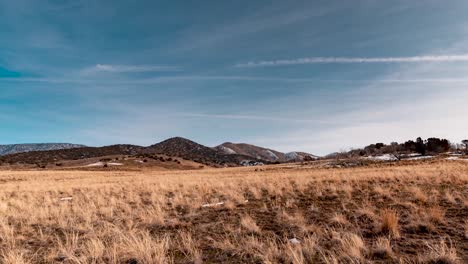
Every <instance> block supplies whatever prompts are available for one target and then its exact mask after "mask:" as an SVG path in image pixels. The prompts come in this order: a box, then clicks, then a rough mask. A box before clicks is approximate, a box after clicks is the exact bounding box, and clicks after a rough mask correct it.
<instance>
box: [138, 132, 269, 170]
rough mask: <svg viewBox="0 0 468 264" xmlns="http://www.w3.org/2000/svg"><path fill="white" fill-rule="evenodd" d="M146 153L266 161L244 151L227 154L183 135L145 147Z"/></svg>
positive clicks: (234, 161)
mask: <svg viewBox="0 0 468 264" xmlns="http://www.w3.org/2000/svg"><path fill="white" fill-rule="evenodd" d="M144 152H145V153H154V154H164V155H168V156H173V157H180V158H184V159H188V160H193V161H196V162H199V163H205V164H218V165H239V164H240V162H241V161H242V160H246V159H249V160H251V159H253V160H255V161H259V162H261V161H265V160H261V159H257V158H252V157H251V156H248V155H244V154H242V153H240V154H236V153H231V154H226V153H224V152H220V151H218V150H216V149H213V148H210V147H207V146H203V145H201V144H198V143H196V142H193V141H191V140H188V139H186V138H182V137H173V138H170V139H167V140H164V141H162V142H160V143H158V144H155V145H152V146H149V147H147V148H145V149H144Z"/></svg>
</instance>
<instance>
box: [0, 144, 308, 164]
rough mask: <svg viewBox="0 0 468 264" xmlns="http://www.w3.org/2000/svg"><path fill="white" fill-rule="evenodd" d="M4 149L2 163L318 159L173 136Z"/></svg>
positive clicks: (235, 162) (220, 162)
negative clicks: (143, 141) (145, 143)
mask: <svg viewBox="0 0 468 264" xmlns="http://www.w3.org/2000/svg"><path fill="white" fill-rule="evenodd" d="M72 147H74V148H72ZM48 148H52V150H48ZM57 148H61V149H57ZM3 150H4V151H5V153H12V152H13V154H7V155H3V156H0V164H36V165H38V166H41V167H44V166H45V165H47V164H51V163H57V162H60V163H62V162H63V161H73V160H84V159H90V158H98V157H106V156H112V155H120V156H125V155H149V156H148V157H150V156H151V155H153V154H161V155H165V156H167V157H175V158H183V159H185V160H191V161H194V162H196V163H200V164H205V165H209V166H217V167H218V166H239V165H240V164H241V163H242V162H243V161H249V162H252V163H253V164H255V163H256V162H258V163H274V162H289V161H302V160H304V157H310V158H311V159H315V156H313V155H311V154H307V153H303V152H291V153H282V152H279V151H275V150H271V149H267V148H262V147H258V146H254V145H249V144H234V143H224V144H222V145H220V146H217V147H215V148H210V147H207V146H204V145H201V144H198V143H196V142H193V141H191V140H188V139H185V138H181V137H174V138H170V139H167V140H164V141H162V142H160V143H157V144H154V145H151V146H149V147H142V146H135V145H112V146H105V147H82V146H80V145H73V144H30V145H28V146H16V147H10V148H4V149H3ZM15 152H20V153H15ZM244 163H245V162H244Z"/></svg>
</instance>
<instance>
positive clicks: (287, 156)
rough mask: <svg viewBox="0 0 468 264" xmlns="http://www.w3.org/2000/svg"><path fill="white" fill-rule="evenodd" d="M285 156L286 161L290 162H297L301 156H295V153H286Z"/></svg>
mask: <svg viewBox="0 0 468 264" xmlns="http://www.w3.org/2000/svg"><path fill="white" fill-rule="evenodd" d="M284 155H285V156H286V160H288V161H290V160H298V159H300V158H301V156H299V154H297V152H288V153H286V154H284Z"/></svg>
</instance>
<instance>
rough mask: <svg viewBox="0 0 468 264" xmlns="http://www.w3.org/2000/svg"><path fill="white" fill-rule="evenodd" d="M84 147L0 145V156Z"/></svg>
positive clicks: (54, 144) (76, 145)
mask: <svg viewBox="0 0 468 264" xmlns="http://www.w3.org/2000/svg"><path fill="white" fill-rule="evenodd" d="M82 147H85V146H84V145H78V144H70V143H39V144H11V145H0V156H3V155H9V154H16V153H22V152H31V151H48V150H60V149H72V148H82Z"/></svg>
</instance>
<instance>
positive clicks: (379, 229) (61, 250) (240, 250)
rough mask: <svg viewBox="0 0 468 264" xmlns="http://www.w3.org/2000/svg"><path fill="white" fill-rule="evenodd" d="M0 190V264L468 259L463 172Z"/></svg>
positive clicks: (96, 179)
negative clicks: (426, 226)
mask: <svg viewBox="0 0 468 264" xmlns="http://www.w3.org/2000/svg"><path fill="white" fill-rule="evenodd" d="M0 185H1V186H0V263H205V262H207V263H372V262H378V263H384V262H385V263H386V261H389V263H394V262H402V263H407V262H408V263H417V262H418V261H422V262H429V263H463V262H464V261H465V260H467V259H468V252H467V251H468V249H467V247H466V239H468V224H467V223H468V222H466V217H467V216H468V215H467V214H466V212H467V211H466V202H464V201H467V198H468V191H467V190H468V188H467V187H468V164H466V163H461V162H460V163H457V162H450V163H448V162H435V163H432V162H431V163H429V162H428V163H423V162H422V163H419V164H418V163H414V164H409V165H399V166H369V167H357V168H341V169H329V168H322V167H320V166H317V167H314V166H313V165H303V166H299V165H293V164H292V165H279V166H265V167H264V168H262V170H257V171H255V168H226V169H204V170H197V171H133V172H129V171H128V172H127V171H114V172H112V171H101V172H91V171H0ZM66 197H71V199H62V198H66ZM207 204H209V205H210V206H203V205H207ZM415 224H418V225H419V226H421V224H424V225H431V227H430V228H431V230H430V231H431V232H423V231H424V230H423V229H421V228H414V226H415ZM441 237H443V238H445V239H444V240H443V241H442V242H441V240H440V238H441ZM437 261H439V262H437ZM441 261H445V262H441Z"/></svg>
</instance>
